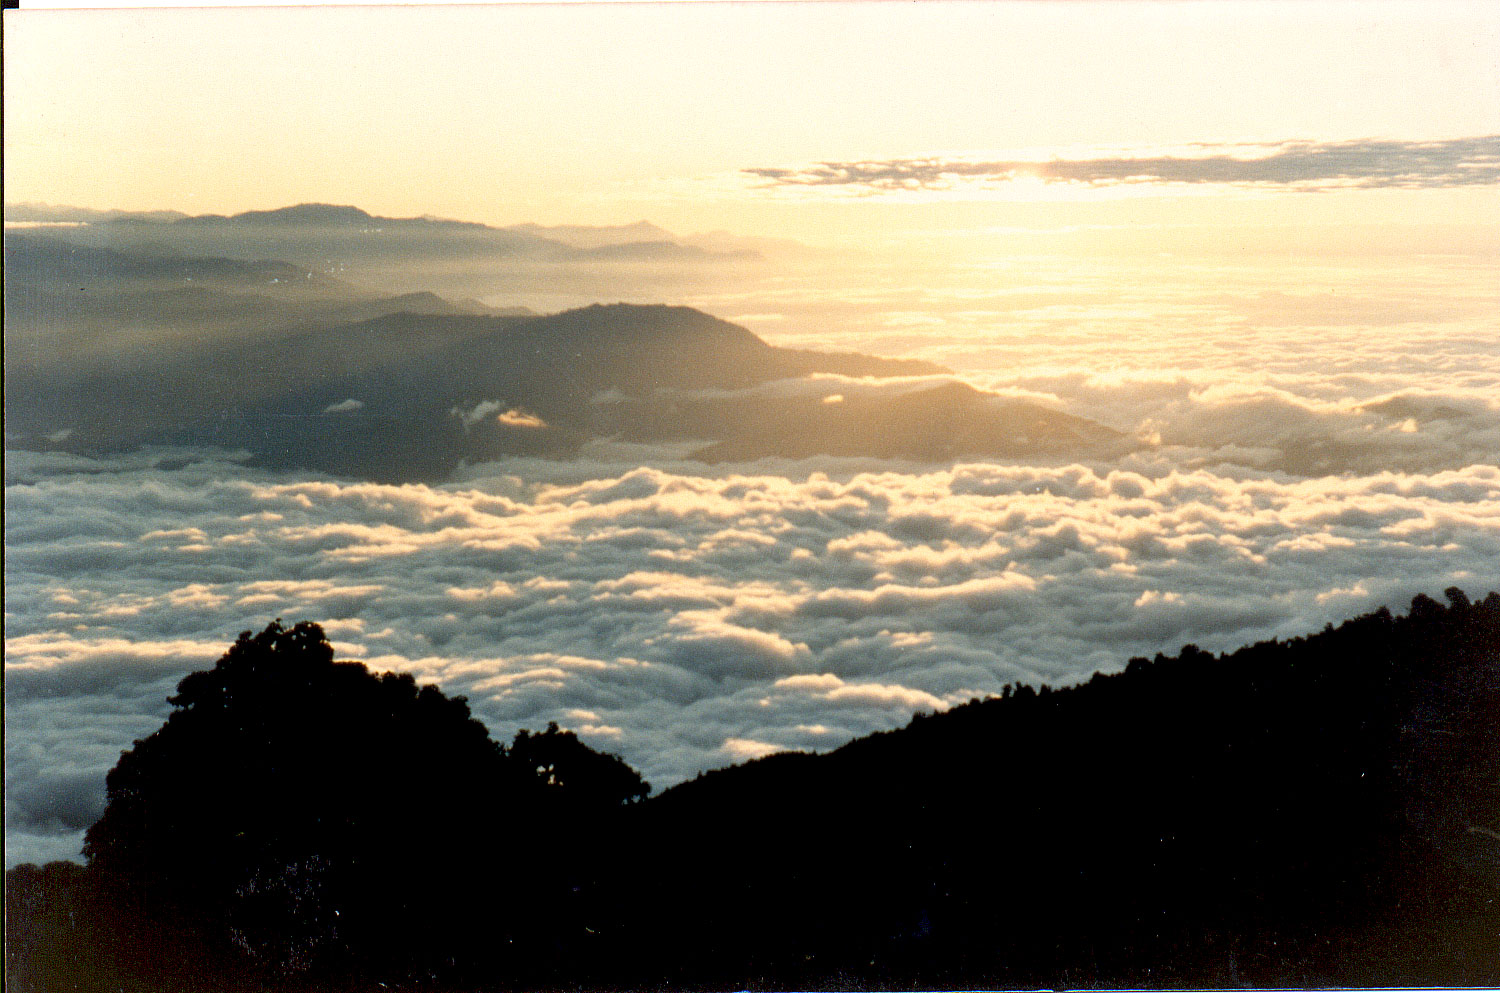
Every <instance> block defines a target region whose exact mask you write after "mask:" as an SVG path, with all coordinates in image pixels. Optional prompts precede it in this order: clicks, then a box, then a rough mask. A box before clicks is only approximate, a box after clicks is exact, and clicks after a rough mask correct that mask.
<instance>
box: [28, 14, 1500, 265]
mask: <svg viewBox="0 0 1500 993" xmlns="http://www.w3.org/2000/svg"><path fill="white" fill-rule="evenodd" d="M5 83H6V85H5V111H6V117H5V121H6V135H5V151H6V181H7V183H6V187H7V188H6V198H7V200H8V201H10V202H20V201H43V202H50V203H68V204H76V205H81V206H89V207H101V208H103V207H118V208H132V209H147V208H176V209H181V210H186V211H189V212H193V213H201V212H234V211H239V210H245V209H254V208H269V207H275V206H281V205H285V204H290V203H295V202H302V201H328V202H336V203H353V204H357V205H359V206H361V207H364V208H365V209H367V210H370V211H372V212H374V213H379V214H386V215H400V216H409V215H414V214H423V213H431V214H437V215H442V216H450V217H459V218H464V219H471V220H480V221H486V222H491V223H516V222H521V221H528V220H536V221H542V222H545V223H596V224H598V223H622V222H628V221H633V220H637V219H640V218H643V217H647V218H650V219H651V220H653V221H656V222H658V223H660V224H663V225H666V226H667V227H669V228H673V229H676V230H680V231H693V230H704V229H710V228H728V229H731V230H734V231H736V232H740V233H747V234H748V233H764V234H778V235H788V236H793V237H801V238H804V239H805V240H809V241H812V242H837V241H839V240H841V239H844V238H849V237H870V236H873V235H876V234H881V235H888V234H890V233H891V232H892V231H893V230H894V231H897V232H900V231H904V230H908V229H912V230H924V231H930V230H946V229H950V228H974V227H980V228H984V227H991V226H1004V225H1007V224H1021V225H1029V224H1034V223H1043V224H1089V223H1102V224H1115V223H1132V222H1133V220H1134V219H1138V218H1139V217H1143V216H1147V215H1149V216H1150V217H1152V218H1153V219H1155V220H1156V221H1157V222H1158V223H1160V222H1163V221H1164V220H1165V221H1174V220H1180V221H1181V223H1184V224H1199V223H1236V222H1242V223H1250V224H1256V225H1275V224H1279V223H1297V224H1304V223H1308V222H1309V221H1312V222H1313V223H1322V224H1327V225H1334V226H1338V225H1343V224H1349V223H1356V222H1363V223H1379V222H1383V221H1387V220H1389V221H1393V222H1394V221H1400V222H1403V223H1412V222H1421V223H1434V224H1436V223H1449V224H1457V225H1465V224H1467V225H1473V224H1474V223H1476V222H1477V223H1483V224H1493V222H1494V221H1495V220H1497V219H1500V217H1497V215H1500V210H1497V207H1496V197H1495V195H1494V192H1493V191H1494V189H1495V186H1494V185H1493V184H1489V185H1478V186H1472V185H1471V186H1465V187H1463V188H1451V187H1450V186H1449V185H1447V184H1444V183H1438V184H1436V186H1437V187H1438V188H1435V189H1422V190H1407V189H1401V190H1396V191H1391V190H1382V191H1373V192H1359V193H1334V194H1322V195H1298V194H1291V193H1287V192H1284V191H1281V190H1278V189H1272V190H1269V191H1268V190H1264V189H1261V190H1244V189H1232V188H1231V189H1226V188H1222V187H1211V188H1207V189H1204V188H1199V189H1187V188H1185V187H1182V186H1160V185H1147V186H1146V187H1143V188H1133V189H1119V188H1114V189H1098V188H1094V187H1085V186H1079V185H1077V184H1066V185H1063V184H1052V185H1044V184H1042V183H1040V182H1031V183H1024V182H1023V183H1012V184H1009V185H1003V184H1002V186H1001V187H993V186H991V187H989V188H986V189H982V190H980V189H978V188H973V189H968V191H967V192H965V190H953V189H946V190H942V191H938V192H936V193H934V192H932V191H930V190H924V191H921V192H919V193H918V194H914V195H891V194H889V193H888V192H886V193H881V192H875V193H874V194H873V195H871V191H869V190H864V189H850V188H847V187H822V186H818V187H796V188H793V187H785V186H783V187H778V188H776V189H764V188H758V186H760V185H763V184H757V183H755V182H753V181H751V180H750V179H749V178H748V177H747V176H746V174H745V173H744V172H743V170H746V169H754V168H780V169H788V170H796V169H799V168H803V167H806V166H809V165H811V164H815V163H819V162H826V161H835V162H851V161H890V160H910V159H916V158H932V157H937V158H943V159H947V158H967V159H971V160H972V159H975V158H976V157H977V158H979V159H983V160H997V159H998V160H1004V161H1009V160H1013V159H1016V158H1041V159H1047V158H1057V157H1061V158H1065V159H1077V158H1083V159H1089V158H1097V157H1098V156H1100V155H1105V154H1117V150H1120V149H1126V150H1133V151H1131V152H1130V153H1129V154H1149V153H1150V152H1151V150H1156V149H1163V148H1168V149H1181V148H1182V147H1183V146H1188V145H1191V144H1192V143H1210V144H1212V145H1221V144H1228V143H1238V142H1285V141H1298V140H1300V141H1306V142H1315V143H1336V142H1347V141H1353V140H1368V139H1393V140H1399V141H1405V142H1415V141H1439V140H1447V139H1460V138H1473V137H1478V136H1487V135H1494V134H1497V133H1500V7H1497V6H1496V5H1493V4H1486V3H1436V2H1426V3H1420V4H1417V3H1325V2H1315V3H1297V2H1286V3H1260V2H1254V3H1216V2H1206V3H1192V4H1189V3H1164V2H1159V3H1128V2H1110V3H1099V4H1095V3H1066V2H1064V3H1049V4H1040V3H988V2H975V3H927V4H907V3H819V4H800V3H791V4H744V3H714V4H611V5H512V6H505V7H474V6H455V7H397V8H375V7H335V8H305V9H297V8H243V9H208V10H182V9H178V10H75V11H50V10H28V11H15V10H8V11H6V12H5ZM1101 150H1104V151H1101ZM1110 150H1116V151H1110ZM1141 150H1145V151H1141ZM1184 193H1191V194H1194V195H1191V196H1184V195H1182V194H1184ZM1205 193H1214V194H1217V195H1211V196H1205V195H1204V194H1205ZM1038 200H1040V201H1041V203H1040V204H1038V203H1037V202H1036V201H1038ZM1143 201H1144V202H1143ZM1226 204H1228V206H1227V207H1226Z"/></svg>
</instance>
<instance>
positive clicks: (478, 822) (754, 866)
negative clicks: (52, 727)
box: [6, 589, 1500, 990]
mask: <svg viewBox="0 0 1500 993" xmlns="http://www.w3.org/2000/svg"><path fill="white" fill-rule="evenodd" d="M1447 596H1448V599H1449V606H1447V607H1444V606H1441V605H1439V604H1438V603H1436V602H1435V601H1433V600H1431V599H1429V598H1427V597H1425V596H1419V597H1417V598H1416V599H1415V600H1414V601H1413V602H1412V607H1411V611H1410V613H1409V615H1407V616H1405V617H1395V616H1392V615H1391V614H1390V613H1389V612H1388V611H1386V610H1385V609H1383V608H1382V609H1381V610H1379V611H1377V612H1375V613H1373V614H1368V615H1365V616H1363V617H1359V618H1356V619H1354V620H1351V621H1349V622H1347V623H1345V624H1343V625H1341V626H1339V627H1338V628H1333V627H1331V626H1330V627H1329V628H1327V629H1325V630H1324V631H1323V632H1321V633H1319V634H1315V635H1311V636H1308V637H1305V638H1296V639H1292V640H1290V641H1272V642H1265V643H1261V644H1258V645H1254V646H1250V647H1247V648H1244V649H1241V650H1239V651H1237V652H1233V653H1230V654H1227V655H1221V656H1215V655H1211V654H1208V653H1206V652H1202V651H1200V650H1198V649H1196V648H1194V647H1192V646H1187V647H1185V648H1183V649H1182V651H1181V652H1180V653H1178V654H1177V655H1176V656H1171V657H1168V656H1163V655H1158V656H1157V657H1156V658H1155V659H1154V660H1146V659H1133V660H1131V662H1130V664H1129V665H1128V666H1127V667H1126V669H1125V671H1124V672H1122V673H1119V674H1117V675H1112V676H1105V675H1096V676H1095V677H1094V678H1093V679H1091V680H1090V681H1089V682H1087V683H1085V684H1082V685H1079V686H1074V687H1070V688H1066V689H1060V690H1050V689H1048V688H1047V687H1042V688H1041V689H1040V691H1037V690H1035V689H1033V688H1032V687H1029V686H1023V687H1020V688H1018V689H1017V688H1012V687H1007V688H1006V690H1005V692H1004V694H1003V695H1002V696H1001V697H999V698H994V699H989V700H983V701H980V700H976V701H974V702H972V703H970V704H968V705H966V706H962V707H958V708H956V709H954V710H951V711H949V712H946V713H943V714H939V715H926V716H918V717H917V718H916V719H914V720H913V721H912V723H911V724H910V725H909V726H908V727H906V728H904V729H902V730H899V731H894V732H888V733H885V734H877V735H873V736H870V737H868V738H863V739H860V740H857V741H854V742H852V743H850V744H848V745H846V746H845V747H843V748H840V749H838V750H837V751H834V752H832V753H829V754H826V755H817V756H815V755H804V754H783V755H774V756H771V757H768V758H765V759H762V760H759V761H755V762H750V763H747V764H745V765H742V766H737V767H734V768H731V769H727V770H723V771H719V772H714V773H709V774H706V775H703V776H700V777H699V778H698V779H696V780H693V781H691V782H689V783H685V784H682V785H680V786H677V787H675V788H674V789H671V790H668V791H667V792H666V793H664V794H662V795H661V796H658V797H656V798H653V799H650V800H648V801H647V802H645V803H644V804H626V805H623V806H622V805H621V804H620V801H621V800H625V799H629V798H630V797H633V796H639V795H641V794H642V793H643V792H644V784H641V783H640V782H639V777H637V776H634V774H633V773H632V772H630V771H629V770H628V768H627V767H623V765H622V764H620V763H618V761H616V760H609V759H607V758H603V757H600V758H593V757H590V756H592V755H593V753H588V752H587V750H586V749H584V750H583V751H582V752H579V748H580V747H581V746H578V745H577V742H576V739H573V738H572V737H571V736H570V735H568V734H567V733H566V732H562V731H559V730H558V729H556V728H549V729H548V731H547V732H546V733H545V734H542V735H535V736H521V737H518V738H517V739H516V742H515V743H514V744H513V745H512V746H511V747H510V749H508V750H505V749H499V748H498V747H497V746H494V745H493V744H491V743H488V739H487V738H485V737H484V735H483V729H482V728H479V727H478V726H477V725H475V724H474V722H473V721H472V720H469V719H468V718H467V711H466V710H465V709H464V708H463V705H462V702H461V701H445V700H444V699H443V698H441V695H440V694H436V691H435V690H423V691H421V693H420V694H417V692H416V690H415V687H414V685H412V684H410V682H409V679H408V680H406V681H404V682H403V681H402V680H400V679H397V677H390V676H388V677H383V678H382V679H379V680H376V679H375V678H374V677H372V676H369V675H368V674H365V673H364V671H363V667H358V666H355V667H350V666H349V664H347V663H333V662H332V661H331V658H329V657H327V656H328V653H327V652H326V650H325V649H324V648H322V647H319V646H320V645H321V644H323V643H321V639H320V636H319V637H314V636H313V632H315V631H316V629H315V628H311V626H299V627H298V628H296V629H292V630H291V631H290V632H288V631H286V630H284V629H274V630H268V631H267V632H266V633H263V634H262V635H261V636H260V637H259V638H258V639H254V640H251V639H249V636H248V635H247V636H245V637H244V638H242V639H241V642H240V643H238V644H237V645H236V648H235V649H234V650H233V651H231V653H230V654H229V655H227V656H226V657H225V659H224V660H223V661H221V663H220V665H219V667H217V668H216V669H215V670H214V672H213V673H199V674H196V675H194V676H192V677H189V679H188V680H185V681H184V682H183V684H182V687H181V694H182V695H181V696H180V697H178V698H177V701H176V702H177V704H178V706H179V708H180V709H179V711H178V712H177V713H176V714H174V716H173V719H172V721H169V723H168V726H167V727H164V728H163V729H162V731H160V732H158V733H157V735H153V736H152V738H150V739H146V740H145V741H143V742H138V743H137V747H136V749H135V750H134V751H133V752H129V753H126V755H125V756H123V757H122V760H121V764H120V766H119V767H118V768H117V769H116V771H115V772H114V773H113V774H112V775H111V779H110V808H109V811H108V812H107V813H106V815H105V817H104V819H102V820H101V821H100V822H99V823H98V824H97V825H95V827H94V828H93V829H92V830H91V831H90V833H89V851H90V855H91V858H92V861H91V865H90V867H89V868H88V869H87V870H83V869H80V868H79V867H77V866H73V865H71V864H67V863H54V864H52V865H49V866H47V867H45V868H44V869H38V868H37V867H35V866H22V867H19V868H17V869H15V870H12V871H11V872H10V873H7V876H6V891H7V892H6V897H7V900H6V913H7V938H8V941H7V947H6V956H7V978H8V979H9V980H10V985H11V986H13V987H14V988H17V989H38V988H48V987H49V984H50V986H51V988H67V986H66V984H67V983H70V982H72V981H74V980H77V981H80V982H82V983H83V984H84V985H83V986H82V987H80V988H105V987H106V986H107V988H110V989H118V988H129V989H147V988H153V984H156V985H160V983H161V982H162V981H163V980H164V979H170V980H172V983H173V985H175V986H177V987H179V988H201V989H223V988H241V989H252V988H261V986H260V985H259V984H270V985H271V986H272V987H274V988H278V989H286V988H294V987H297V986H298V984H307V985H308V986H309V988H319V989H328V988H355V987H359V988H362V987H363V986H365V985H373V984H374V983H376V982H379V983H392V984H406V988H416V987H421V988H437V989H453V990H460V989H541V988H546V989H561V988H572V989H576V988H732V989H744V988H753V989H821V988H839V989H865V988H968V987H976V986H983V987H996V986H998V987H1021V988H1031V987H1036V986H1047V987H1055V986H1080V985H1081V986H1106V987H1107V986H1115V985H1128V986H1147V987H1182V986H1192V987H1202V986H1238V985H1259V986H1281V985H1299V986H1307V985H1311V986H1326V985H1353V986H1370V985H1381V986H1384V985H1408V984H1410V985H1424V984H1425V985H1430V984H1458V985H1476V984H1483V985H1489V984H1494V983H1496V982H1497V981H1500V964H1497V963H1500V841H1497V838H1500V594H1497V593H1491V594H1490V595H1489V596H1488V597H1487V598H1486V599H1485V600H1483V601H1482V602H1479V603H1475V604H1471V603H1470V602H1469V601H1468V599H1467V597H1465V596H1464V594H1463V593H1462V592H1460V591H1459V590H1457V589H1451V590H1449V591H1448V593H1447ZM293 636H295V637H293ZM284 639H289V640H287V650H288V651H289V652H290V653H291V654H290V655H284V656H276V655H275V653H271V654H267V653H266V651H265V649H266V647H267V646H268V645H269V644H271V643H273V642H274V643H276V644H280V642H281V640H284ZM296 646H301V648H298V647H296ZM303 648H305V649H307V650H309V651H312V654H313V656H315V657H314V658H312V659H310V662H309V663H298V662H296V659H297V657H298V656H297V654H296V653H297V651H300V650H301V649H303ZM278 659H279V661H278ZM309 664H310V665H311V668H308V665H309ZM340 666H343V667H344V668H342V669H341V668H340ZM318 673H325V674H326V675H317V674H318ZM310 679H311V681H309V680H310ZM341 679H342V680H344V681H346V682H349V685H350V688H351V690H354V689H357V692H352V693H346V692H345V691H343V690H340V689H338V685H339V680H341ZM318 687H321V688H318ZM384 695H389V696H391V699H392V701H393V702H394V704H395V708H394V709H392V708H391V707H388V706H387V705H386V704H385V703H382V702H380V701H381V699H382V698H383V696H384ZM370 704H374V706H373V707H372V706H370ZM424 706H425V707H426V708H427V710H428V711H429V712H430V716H429V717H427V718H421V720H433V721H436V723H435V724H434V725H433V727H434V728H435V729H437V730H440V731H441V732H442V733H441V734H437V735H433V734H429V733H427V732H423V731H421V730H420V722H418V723H416V724H413V723H409V722H410V721H411V720H412V719H414V718H416V717H417V716H418V712H420V711H421V710H422V708H423V707H424ZM288 707H290V708H291V709H287V708H288ZM403 708H405V709H403ZM413 708H415V709H413ZM407 712H411V714H412V715H413V717H412V718H405V717H402V718H399V719H398V724H394V725H390V726H391V727H392V728H409V729H410V730H402V731H401V734H413V735H415V737H412V738H411V739H410V740H409V742H408V739H406V738H403V737H401V735H400V734H397V735H394V736H393V735H392V733H391V732H390V731H389V730H385V729H386V728H387V725H388V724H390V722H391V721H392V720H393V719H397V718H393V717H392V716H389V715H394V714H401V713H407ZM450 712H451V713H450ZM278 715H279V716H278ZM317 715H325V716H329V715H336V720H337V723H336V724H334V725H332V726H325V725H323V724H322V723H320V722H319V721H317V720H304V719H303V718H304V717H314V716H317ZM445 715H447V716H445ZM450 718H451V719H450ZM399 722H407V723H399ZM276 727H282V728H284V729H285V730H284V731H283V732H278V733H277V734H275V735H271V736H266V735H265V734H264V733H263V731H262V729H265V728H276ZM236 729H237V730H236ZM205 735H207V736H208V737H204V736H205ZM226 736H227V737H226ZM221 739H222V740H225V741H228V740H230V739H232V740H233V741H234V743H233V744H231V745H228V746H227V747H226V746H222V745H212V746H211V744H210V742H218V741H220V740H221ZM461 741H462V742H467V744H461ZM261 742H263V744H262V743H261ZM403 742H408V743H406V744H403ZM444 742H450V743H451V747H454V748H456V749H457V752H455V754H460V753H461V754H465V755H469V756H470V757H469V758H465V759H463V760H462V761H457V762H455V763H447V762H443V761H442V760H441V759H440V757H439V756H438V755H437V754H436V753H435V752H433V751H432V750H433V749H438V748H448V747H450V744H444ZM320 743H321V744H320ZM330 748H331V749H332V751H330ZM585 753H587V754H585ZM226 763H228V765H226ZM491 768H492V770H493V771H489V772H487V771H485V770H486V769H491ZM507 769H508V770H509V771H508V772H503V773H502V770H507ZM231 770H232V771H231ZM225 772H228V773H229V774H228V775H227V776H225V775H222V774H223V773H225ZM350 773H353V775H352V776H351V775H350ZM497 776H498V778H497ZM507 777H509V778H507ZM579 777H582V779H581V780H580V778H579ZM581 781H587V782H590V783H593V784H595V785H594V786H593V787H590V788H589V790H594V791H596V792H597V797H598V798H602V799H601V802H600V803H596V802H595V801H594V800H592V799H589V797H591V796H595V793H593V792H589V790H584V792H582V793H578V794H577V795H576V797H575V795H574V794H573V793H571V792H568V791H572V790H576V789H578V788H579V787H578V784H579V783H580V782H581ZM288 782H290V783H293V784H295V788H293V789H291V790H290V792H285V791H284V789H283V787H284V785H285V784H286V783H288ZM487 782H488V783H489V784H490V785H489V786H486V783H487ZM319 784H324V785H322V786H319ZM507 784H508V785H507ZM528 784H529V785H528ZM413 791H415V792H413ZM551 798H557V799H556V800H554V799H551ZM414 801H415V802H414ZM372 805H373V806H372ZM481 808H482V809H481ZM173 811H176V813H173ZM367 814H368V815H369V816H366V815H367ZM424 832H425V834H424ZM424 837H426V838H430V839H432V840H431V842H425V843H424V842H421V841H418V840H417V839H420V838H424ZM355 851H363V852H367V853H368V854H367V855H361V856H357V857H351V856H350V855H349V853H350V852H355ZM245 866H250V867H258V868H256V870H255V872H253V873H251V875H250V876H249V877H246V878H249V879H252V880H261V882H259V883H253V884H248V885H247V884H240V885H227V884H229V883H233V882H234V880H235V879H238V878H240V876H236V873H240V875H241V876H242V875H243V871H242V870H243V867H245ZM204 892H211V893H213V894H217V895H216V896H214V897H213V898H212V899H211V900H210V901H209V902H208V903H202V902H200V903H198V904H194V903H192V900H191V897H192V895H193V894H202V893H204ZM184 894H187V896H184ZM403 894H406V895H403ZM350 901H353V902H350ZM402 901H406V902H402ZM191 906H198V907H200V908H204V909H200V910H199V911H198V912H196V913H194V914H187V915H184V914H183V913H181V912H178V911H177V910H174V909H173V908H183V907H191ZM336 912H337V913H336ZM343 912H350V913H353V914H354V919H351V920H350V921H348V922H347V923H346V922H343V921H342V913H343ZM330 915H331V916H330ZM236 921H240V922H245V923H241V924H235V923H234V922H236ZM226 922H227V923H228V928H227V930H226V928H225V924H226ZM252 923H253V926H251V925H252ZM226 935H227V939H228V940H227V942H226Z"/></svg>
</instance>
